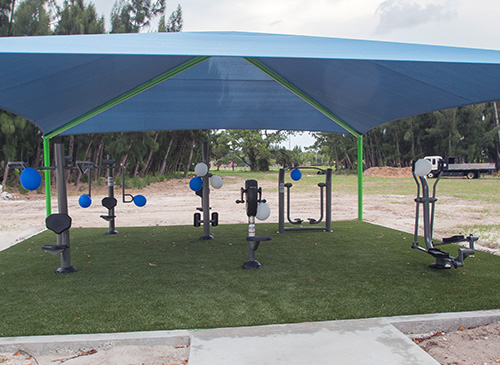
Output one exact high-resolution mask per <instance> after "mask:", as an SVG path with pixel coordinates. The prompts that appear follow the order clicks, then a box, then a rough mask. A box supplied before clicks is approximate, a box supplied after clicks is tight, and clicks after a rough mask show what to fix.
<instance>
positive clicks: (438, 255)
mask: <svg viewBox="0 0 500 365" xmlns="http://www.w3.org/2000/svg"><path fill="white" fill-rule="evenodd" d="M431 170H432V164H431V162H430V161H429V160H426V159H420V160H418V161H417V162H416V163H415V162H414V163H413V165H412V175H413V179H414V180H415V182H416V183H417V198H415V202H416V216H415V235H414V239H413V243H412V245H411V247H412V248H415V249H418V250H421V251H424V252H426V253H428V254H429V255H431V256H433V257H434V258H435V259H436V262H435V263H433V264H431V265H430V267H431V268H433V269H449V268H451V266H452V265H453V267H455V268H457V267H463V266H464V260H465V259H466V258H467V257H468V256H469V255H473V254H474V252H475V249H474V242H475V241H477V239H478V238H477V237H474V236H473V235H472V234H470V235H469V236H467V237H465V236H464V235H455V236H452V237H448V238H443V240H442V242H433V240H432V234H433V229H434V208H435V205H436V201H437V198H436V186H437V183H438V182H439V180H440V179H441V174H442V172H443V164H442V161H439V165H438V172H437V175H436V181H435V182H434V186H433V189H432V196H429V184H428V182H427V175H428V174H429V173H430V172H431ZM419 180H420V183H419ZM420 186H422V196H420ZM420 204H422V207H423V220H424V241H425V246H426V248H423V247H420V246H419V245H418V226H419V212H420ZM459 242H468V243H469V248H459V249H458V255H457V256H456V257H453V256H450V254H449V253H447V252H443V251H441V250H439V249H437V248H435V246H439V245H445V244H448V243H459Z"/></svg>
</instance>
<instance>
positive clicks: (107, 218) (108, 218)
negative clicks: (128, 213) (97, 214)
mask: <svg viewBox="0 0 500 365" xmlns="http://www.w3.org/2000/svg"><path fill="white" fill-rule="evenodd" d="M101 218H102V219H104V220H105V221H108V222H109V221H110V220H112V219H114V218H116V215H101Z"/></svg>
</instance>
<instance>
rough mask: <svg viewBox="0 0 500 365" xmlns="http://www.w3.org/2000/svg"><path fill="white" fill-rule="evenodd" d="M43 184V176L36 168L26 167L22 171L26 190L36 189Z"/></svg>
mask: <svg viewBox="0 0 500 365" xmlns="http://www.w3.org/2000/svg"><path fill="white" fill-rule="evenodd" d="M41 184H42V177H41V176H40V174H39V173H38V171H36V170H35V169H34V168H31V167H26V168H25V169H24V170H23V171H22V172H21V185H22V186H23V188H25V189H26V190H36V189H38V188H39V187H40V185H41Z"/></svg>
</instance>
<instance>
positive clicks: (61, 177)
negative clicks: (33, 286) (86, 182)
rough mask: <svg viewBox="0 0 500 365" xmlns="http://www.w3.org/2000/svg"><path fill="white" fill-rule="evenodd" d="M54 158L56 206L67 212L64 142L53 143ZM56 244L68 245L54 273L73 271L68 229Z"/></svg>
mask: <svg viewBox="0 0 500 365" xmlns="http://www.w3.org/2000/svg"><path fill="white" fill-rule="evenodd" d="M54 158H55V165H56V179H57V208H58V211H59V213H63V214H68V195H67V192H66V178H65V173H64V167H65V160H64V143H55V144H54ZM57 245H58V246H62V245H68V247H67V248H65V249H64V250H63V251H62V252H61V267H59V268H57V269H56V274H68V273H72V272H75V271H76V268H75V267H74V266H72V265H71V259H70V248H69V229H67V230H66V231H64V232H62V233H61V234H59V235H57Z"/></svg>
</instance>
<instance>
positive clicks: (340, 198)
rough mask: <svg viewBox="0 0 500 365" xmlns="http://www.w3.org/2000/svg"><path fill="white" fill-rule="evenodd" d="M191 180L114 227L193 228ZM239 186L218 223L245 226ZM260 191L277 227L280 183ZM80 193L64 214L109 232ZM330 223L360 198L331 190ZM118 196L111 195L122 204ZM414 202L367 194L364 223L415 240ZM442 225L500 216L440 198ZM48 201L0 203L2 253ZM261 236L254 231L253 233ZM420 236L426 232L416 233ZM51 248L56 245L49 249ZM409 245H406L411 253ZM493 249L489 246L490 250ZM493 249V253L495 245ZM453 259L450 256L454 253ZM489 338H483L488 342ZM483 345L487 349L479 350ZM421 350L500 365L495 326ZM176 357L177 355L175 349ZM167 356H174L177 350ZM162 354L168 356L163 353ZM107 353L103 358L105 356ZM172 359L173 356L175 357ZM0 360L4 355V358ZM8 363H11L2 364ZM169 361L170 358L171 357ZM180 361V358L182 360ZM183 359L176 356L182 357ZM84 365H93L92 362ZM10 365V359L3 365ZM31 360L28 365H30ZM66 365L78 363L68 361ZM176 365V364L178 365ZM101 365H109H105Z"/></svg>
mask: <svg viewBox="0 0 500 365" xmlns="http://www.w3.org/2000/svg"><path fill="white" fill-rule="evenodd" d="M366 173H368V175H369V174H371V176H374V175H375V176H384V175H389V176H399V177H402V178H405V177H409V178H411V175H410V172H409V170H408V169H396V170H394V171H392V170H391V171H389V170H388V168H382V169H376V170H374V171H367V172H365V174H366ZM188 183H189V179H175V180H169V181H165V182H161V183H155V184H152V185H150V186H148V187H146V188H144V189H142V190H140V191H139V190H138V191H134V190H130V191H127V193H130V194H143V195H145V196H146V197H147V199H148V202H147V204H146V205H145V206H144V207H142V208H139V207H136V206H135V205H134V204H124V203H122V202H121V201H120V199H118V200H119V203H118V205H117V207H116V215H117V218H116V227H117V229H118V230H120V227H127V226H156V225H190V224H192V222H193V213H195V212H196V207H200V206H201V200H200V198H199V197H198V196H196V195H195V194H194V193H193V192H192V191H191V190H190V189H189V187H188ZM242 186H244V180H243V178H237V177H226V178H224V186H223V188H222V189H219V190H215V189H212V190H211V193H210V201H211V206H212V211H216V212H218V213H219V222H220V224H226V223H247V217H246V214H245V208H244V205H243V204H238V205H237V204H235V200H236V199H239V196H240V188H241V187H242ZM260 186H261V187H262V189H263V197H264V198H265V199H267V202H268V204H269V206H270V207H271V216H270V218H269V219H268V222H277V221H278V213H277V206H278V194H277V182H263V183H260ZM85 189H86V188H85V187H83V186H82V187H74V186H72V185H69V186H68V195H69V198H68V200H69V201H68V205H69V214H70V215H71V217H72V221H73V223H72V227H103V230H106V229H107V223H106V222H105V221H104V220H102V219H101V218H100V215H103V214H105V213H107V211H106V209H105V208H103V207H102V206H101V204H100V200H101V199H102V197H104V196H106V194H107V188H106V187H105V186H101V187H93V192H92V197H93V204H92V205H91V206H90V207H89V208H85V209H83V208H81V207H79V205H78V197H79V196H80V195H81V194H83V193H86V190H85ZM333 190H334V192H333V196H332V202H333V209H332V219H333V221H339V220H355V219H357V196H356V195H351V194H339V193H336V192H335V189H333ZM120 194H121V192H120V191H118V192H116V193H115V195H116V196H118V198H120ZM317 195H318V193H317V191H316V190H314V191H312V192H310V193H303V194H300V195H297V196H294V197H293V201H292V204H291V211H293V212H294V213H293V214H294V217H295V216H297V217H302V218H306V217H307V218H309V217H316V216H318V215H319V202H318V200H319V199H318V196H317ZM414 198H415V197H413V196H411V197H410V196H401V195H394V194H391V193H390V192H387V194H386V195H372V196H365V198H364V215H363V217H364V220H365V221H366V222H370V223H375V224H379V225H383V226H386V227H389V228H394V229H398V230H401V231H404V232H409V233H413V230H414V219H415V203H414ZM438 204H439V206H438V208H437V209H439V219H438V220H436V222H435V226H434V237H436V238H441V237H447V236H451V235H454V234H457V233H463V234H466V233H467V232H459V229H460V227H463V226H466V225H474V224H483V225H487V224H498V222H499V220H500V216H496V215H494V214H491V213H485V212H491V211H496V210H495V209H493V208H494V206H493V204H492V206H491V208H492V209H488V208H490V207H488V205H489V204H488V203H485V204H484V205H485V207H484V208H485V209H483V210H474V211H471V210H470V209H466V208H467V207H468V206H469V205H468V204H469V203H468V202H467V201H463V200H459V199H455V198H449V197H446V199H445V198H444V197H442V198H441V199H440V201H439V203H438ZM53 207H54V208H53V209H54V210H57V208H55V207H56V200H55V198H54V200H53ZM44 217H45V198H44V196H43V195H40V194H36V193H33V192H31V193H29V194H26V195H18V196H16V197H15V198H14V199H8V200H3V199H0V250H2V249H4V248H6V247H9V246H10V245H12V244H15V243H16V242H19V241H21V240H23V239H25V238H27V237H29V236H31V235H33V234H36V233H38V232H40V231H42V230H43V229H44ZM257 229H258V228H257ZM421 232H423V231H422V230H421ZM47 243H48V244H54V243H52V242H47ZM498 243H499V242H487V241H484V240H483V241H482V242H481V241H480V242H479V243H478V245H476V248H479V249H482V250H486V251H489V252H492V253H494V254H500V250H499V249H496V248H493V247H494V246H495V244H497V245H498ZM410 245H411V242H408V246H410ZM488 246H490V247H488ZM497 247H498V246H497ZM452 254H454V253H452ZM485 338H486V339H485ZM483 345H484V346H483ZM486 345H488V346H490V347H492V348H493V350H492V352H487V351H485V346H486ZM420 346H422V348H424V349H425V350H426V351H428V352H429V353H430V354H431V355H432V356H433V357H434V358H435V359H436V360H437V361H439V362H440V363H442V364H462V363H463V364H498V363H500V325H499V324H496V325H491V326H486V327H482V328H478V329H473V330H467V331H457V332H456V333H446V335H442V336H434V337H432V338H429V339H426V340H424V341H422V342H421V343H420ZM174 350H175V349H174ZM174 350H172V351H174ZM165 351H167V352H166V353H170V352H169V351H168V349H166V350H165ZM102 353H104V352H102ZM172 353H173V352H172ZM11 355H12V354H10V355H9V354H0V364H1V363H4V364H28V363H30V362H24V363H23V362H15V361H20V360H21V358H20V357H17V358H14V357H12V356H11ZM2 356H4V357H3V358H2ZM7 356H9V357H7ZM172 356H173V355H172ZM182 356H183V355H182ZM182 356H181V357H182ZM91 357H92V356H86V357H85V358H89V362H88V364H96V362H95V359H97V358H96V357H94V360H92V361H90V358H91ZM85 358H84V357H81V359H80V358H79V359H78V360H79V361H83V362H78V363H79V364H87V362H85V361H86V360H85ZM7 359H8V360H7ZM27 361H29V360H27ZM73 361H74V360H72V362H71V363H76V362H73ZM178 361H180V362H178ZM182 361H184V359H181V360H179V358H174V357H172V358H167V359H160V360H154V361H150V362H148V361H145V362H144V361H142V362H144V363H147V364H149V363H158V364H169V363H175V364H177V363H179V364H182V363H183V362H182ZM102 363H106V361H104V360H103V362H102Z"/></svg>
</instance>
